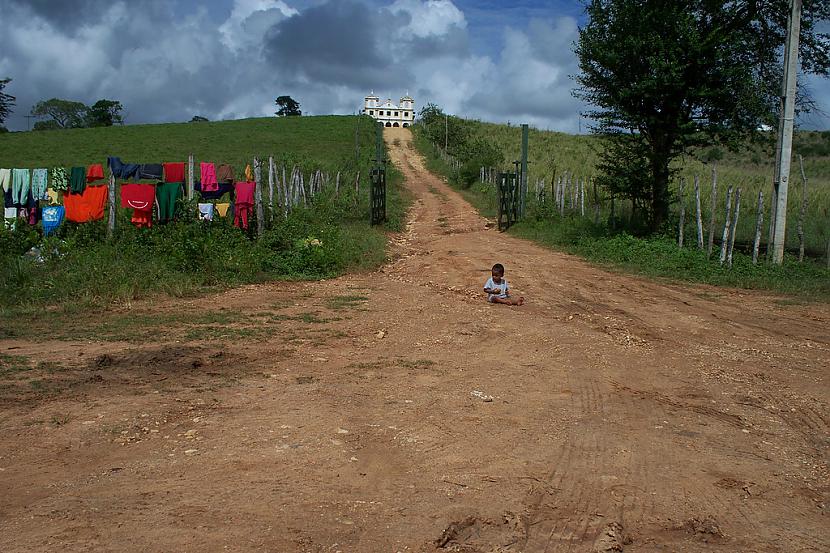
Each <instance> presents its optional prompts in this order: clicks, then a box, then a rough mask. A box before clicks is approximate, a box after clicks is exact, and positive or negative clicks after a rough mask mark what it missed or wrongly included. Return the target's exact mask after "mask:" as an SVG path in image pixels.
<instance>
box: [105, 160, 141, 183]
mask: <svg viewBox="0 0 830 553" xmlns="http://www.w3.org/2000/svg"><path fill="white" fill-rule="evenodd" d="M107 165H109V168H110V171H111V172H112V174H113V176H114V177H115V178H117V179H133V178H137V177H138V170H139V169H140V168H141V165H139V164H138V163H124V162H123V161H121V158H120V157H108V158H107Z"/></svg>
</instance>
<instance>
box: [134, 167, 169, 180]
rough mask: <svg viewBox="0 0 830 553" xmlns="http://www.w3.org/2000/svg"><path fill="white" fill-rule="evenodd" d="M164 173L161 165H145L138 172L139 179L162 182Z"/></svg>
mask: <svg viewBox="0 0 830 553" xmlns="http://www.w3.org/2000/svg"><path fill="white" fill-rule="evenodd" d="M162 171H163V168H162V166H161V163H144V164H143V165H141V166H140V168H139V170H138V178H140V179H144V180H161V176H162Z"/></svg>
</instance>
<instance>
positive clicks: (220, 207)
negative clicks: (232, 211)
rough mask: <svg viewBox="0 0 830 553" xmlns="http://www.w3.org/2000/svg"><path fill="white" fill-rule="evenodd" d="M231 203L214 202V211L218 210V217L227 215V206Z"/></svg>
mask: <svg viewBox="0 0 830 553" xmlns="http://www.w3.org/2000/svg"><path fill="white" fill-rule="evenodd" d="M230 206H231V204H228V203H224V204H216V211H218V212H219V216H220V217H226V216H227V215H228V208H229V207H230Z"/></svg>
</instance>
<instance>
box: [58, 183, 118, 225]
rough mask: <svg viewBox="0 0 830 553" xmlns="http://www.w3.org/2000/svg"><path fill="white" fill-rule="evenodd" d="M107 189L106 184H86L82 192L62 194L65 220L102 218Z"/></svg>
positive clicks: (75, 220) (86, 220) (76, 221)
mask: <svg viewBox="0 0 830 553" xmlns="http://www.w3.org/2000/svg"><path fill="white" fill-rule="evenodd" d="M108 191H109V190H108V189H107V187H106V186H87V187H86V188H85V189H84V191H83V193H82V194H66V195H64V197H63V205H64V207H65V208H66V220H67V221H72V222H74V223H87V222H89V221H97V220H98V219H103V218H104V206H106V203H107V192H108Z"/></svg>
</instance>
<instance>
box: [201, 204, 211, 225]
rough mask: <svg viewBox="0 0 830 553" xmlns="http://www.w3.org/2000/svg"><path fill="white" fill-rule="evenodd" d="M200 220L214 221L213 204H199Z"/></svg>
mask: <svg viewBox="0 0 830 553" xmlns="http://www.w3.org/2000/svg"><path fill="white" fill-rule="evenodd" d="M199 220H200V221H213V204H199Z"/></svg>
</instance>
